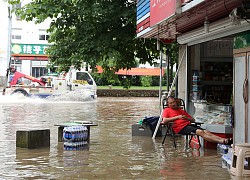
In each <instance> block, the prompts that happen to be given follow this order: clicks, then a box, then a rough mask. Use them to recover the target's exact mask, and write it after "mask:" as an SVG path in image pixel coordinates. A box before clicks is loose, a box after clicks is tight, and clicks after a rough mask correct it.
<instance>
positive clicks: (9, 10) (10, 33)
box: [2, 4, 12, 95]
mask: <svg viewBox="0 0 250 180" xmlns="http://www.w3.org/2000/svg"><path fill="white" fill-rule="evenodd" d="M11 11H12V7H11V5H10V4H9V5H8V43H7V57H6V63H7V64H6V67H7V69H6V77H5V80H4V85H3V93H2V94H3V95H5V90H6V86H7V83H8V79H9V68H10V64H11V39H12V12H11Z"/></svg>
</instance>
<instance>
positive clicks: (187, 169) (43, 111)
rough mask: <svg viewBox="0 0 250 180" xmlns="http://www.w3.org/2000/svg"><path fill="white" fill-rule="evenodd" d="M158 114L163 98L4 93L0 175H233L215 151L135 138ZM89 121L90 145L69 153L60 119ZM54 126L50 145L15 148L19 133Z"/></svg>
mask: <svg viewBox="0 0 250 180" xmlns="http://www.w3.org/2000/svg"><path fill="white" fill-rule="evenodd" d="M158 114H159V99H158V98H133V97H119V98H111V97H100V98H98V99H97V100H94V101H75V100H74V101H70V100H67V101H65V100H63V101H60V100H43V99H30V98H22V97H21V98H20V97H7V96H1V95H0V124H1V130H0V132H1V136H0V146H1V148H0V179H213V180H216V179H232V177H231V176H230V173H229V172H228V171H227V170H226V169H223V168H222V167H221V155H220V154H219V153H217V150H216V149H203V148H202V149H200V150H196V149H185V148H184V147H185V146H184V142H183V139H182V138H181V137H180V138H178V140H177V145H178V147H177V148H176V149H174V148H173V146H172V143H171V142H170V139H169V137H168V139H167V140H166V142H165V145H162V144H161V142H162V137H156V139H155V140H154V141H153V140H152V138H151V137H145V136H132V131H131V126H132V124H133V123H136V122H138V121H139V120H140V119H142V118H143V117H144V116H146V115H158ZM75 120H87V121H92V122H95V123H97V124H98V126H96V127H92V128H91V135H90V144H89V146H88V148H85V149H84V150H79V151H66V150H64V149H63V142H58V140H57V131H58V130H57V127H56V126H54V124H56V123H60V122H66V121H75ZM23 128H30V129H32V128H38V129H47V128H49V129H50V147H49V148H41V149H32V150H29V149H24V148H16V144H15V143H16V141H15V139H16V131H17V130H19V129H23Z"/></svg>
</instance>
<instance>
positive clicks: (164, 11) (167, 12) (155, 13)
mask: <svg viewBox="0 0 250 180" xmlns="http://www.w3.org/2000/svg"><path fill="white" fill-rule="evenodd" d="M176 2H177V0H161V1H158V0H150V26H151V27H152V26H154V25H156V24H159V23H160V22H162V21H164V20H166V19H168V18H170V17H171V16H173V15H174V14H175V12H176V4H177V3H176Z"/></svg>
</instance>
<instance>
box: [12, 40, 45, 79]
mask: <svg viewBox="0 0 250 180" xmlns="http://www.w3.org/2000/svg"><path fill="white" fill-rule="evenodd" d="M47 47H48V45H45V44H12V51H11V52H12V60H11V66H14V67H15V68H16V69H17V71H20V72H23V73H25V74H28V75H31V76H34V77H40V76H43V75H45V74H46V73H48V70H47V68H46V66H47V64H48V56H47V55H46V52H45V50H46V48H47Z"/></svg>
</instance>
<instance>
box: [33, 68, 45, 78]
mask: <svg viewBox="0 0 250 180" xmlns="http://www.w3.org/2000/svg"><path fill="white" fill-rule="evenodd" d="M47 73H48V70H47V69H46V67H32V76H34V77H40V76H44V75H46V74H47Z"/></svg>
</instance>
